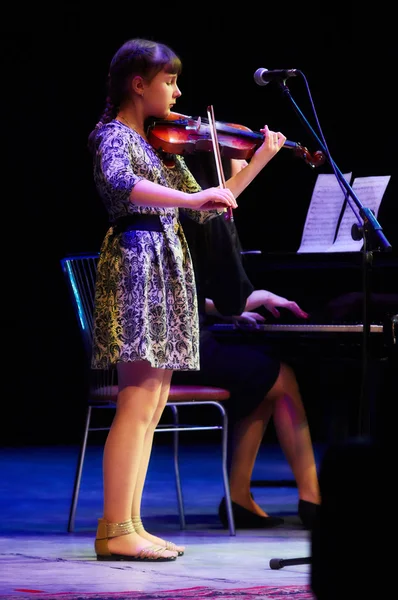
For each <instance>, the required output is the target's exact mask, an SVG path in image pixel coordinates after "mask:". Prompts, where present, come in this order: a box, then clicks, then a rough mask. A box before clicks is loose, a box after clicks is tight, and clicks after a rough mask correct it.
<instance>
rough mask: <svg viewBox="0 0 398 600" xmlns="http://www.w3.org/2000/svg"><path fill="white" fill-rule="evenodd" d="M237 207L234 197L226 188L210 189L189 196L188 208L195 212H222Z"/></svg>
mask: <svg viewBox="0 0 398 600" xmlns="http://www.w3.org/2000/svg"><path fill="white" fill-rule="evenodd" d="M237 207H238V205H237V202H236V200H235V196H234V195H233V193H232V192H231V190H229V189H228V188H219V187H211V188H207V189H205V190H201V191H200V192H195V193H194V194H190V201H189V208H195V209H197V210H223V209H228V208H232V209H234V208H237Z"/></svg>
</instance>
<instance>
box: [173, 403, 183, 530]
mask: <svg viewBox="0 0 398 600" xmlns="http://www.w3.org/2000/svg"><path fill="white" fill-rule="evenodd" d="M169 408H171V410H172V412H173V421H174V426H175V427H177V426H178V408H177V407H176V406H172V405H170V406H169ZM179 441H180V438H179V432H178V431H174V434H173V455H174V456H173V458H174V472H175V479H176V489H177V502H178V513H179V517H180V528H181V529H185V527H186V523H185V511H184V501H183V497H182V488H181V478H180V465H179V461H178V458H179V452H178V451H179Z"/></svg>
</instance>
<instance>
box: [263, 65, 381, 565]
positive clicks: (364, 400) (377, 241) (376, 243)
mask: <svg viewBox="0 0 398 600" xmlns="http://www.w3.org/2000/svg"><path fill="white" fill-rule="evenodd" d="M297 73H301V72H300V71H298V72H297ZM285 79H286V75H285V78H284V79H283V81H282V80H281V81H278V85H279V86H280V88H281V89H282V92H283V94H284V95H285V96H287V97H288V98H289V100H290V102H291V104H292V106H293V108H294V110H295V112H296V113H297V114H298V116H299V118H300V119H301V120H302V122H303V123H304V125H305V126H306V128H307V129H308V131H309V132H310V133H311V135H312V136H313V138H314V139H315V140H316V142H317V143H318V144H319V146H320V148H321V150H322V151H323V153H324V154H325V156H326V158H327V160H328V162H329V164H330V166H331V167H332V169H333V172H334V174H335V176H336V178H337V179H338V181H339V182H340V185H341V186H343V187H344V188H345V190H346V194H347V196H350V197H351V198H352V200H353V201H354V202H355V204H356V206H357V208H358V211H359V215H360V216H361V218H362V221H363V225H362V226H358V225H357V224H356V223H355V224H354V225H353V226H352V228H351V236H352V238H353V239H354V240H360V239H361V237H362V238H363V246H362V286H363V305H362V314H363V344H362V377H361V393H360V402H359V413H358V431H359V433H360V434H362V435H363V434H364V433H366V434H367V435H369V436H370V433H371V424H370V415H371V410H370V396H369V395H368V387H369V386H368V384H369V373H368V363H369V341H370V309H369V304H370V298H371V295H370V281H371V270H372V263H373V252H375V251H379V252H380V251H384V252H390V251H391V249H392V247H391V244H390V243H389V241H388V240H387V238H386V237H385V235H384V233H383V231H382V227H381V225H380V223H379V222H378V221H377V219H376V217H375V215H374V214H373V212H372V211H371V210H370V209H369V208H366V207H365V206H363V204H362V203H361V201H360V200H359V198H358V197H357V195H356V194H355V192H354V190H353V189H352V187H351V186H350V185H349V183H348V182H347V181H346V180H345V178H344V176H343V174H342V172H341V171H340V169H339V168H338V166H337V165H336V163H335V162H334V160H333V159H332V157H331V156H330V153H329V150H328V149H327V147H326V145H325V144H323V143H322V142H321V140H320V139H319V137H318V136H317V134H316V133H315V131H314V129H313V128H312V126H311V125H310V123H309V122H308V120H307V119H306V117H305V116H304V115H303V113H302V111H301V110H300V108H299V107H298V105H297V104H296V102H295V101H294V100H293V98H292V96H291V94H290V90H289V88H288V86H287V85H286V83H285ZM350 207H351V208H352V206H351V204H350ZM352 210H353V209H352ZM353 212H354V210H353ZM354 214H355V212H354ZM311 562H312V561H311V557H304V558H288V559H282V558H272V559H271V560H270V562H269V566H270V568H271V569H282V568H283V567H284V566H289V565H303V564H310V563H311Z"/></svg>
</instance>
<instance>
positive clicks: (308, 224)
mask: <svg viewBox="0 0 398 600" xmlns="http://www.w3.org/2000/svg"><path fill="white" fill-rule="evenodd" d="M351 176H352V173H346V174H345V175H344V179H345V180H346V181H347V182H350V180H351ZM344 195H345V194H344V191H343V190H342V189H341V187H340V184H339V182H338V180H337V178H336V176H335V175H334V174H333V173H332V174H324V173H321V174H320V175H318V177H317V180H316V182H315V186H314V190H313V192H312V197H311V202H310V206H309V208H308V212H307V217H306V220H305V224H304V229H303V235H302V238H301V244H300V247H299V249H298V250H297V253H302V252H326V251H328V249H329V248H330V246H332V244H333V242H334V238H335V235H336V227H337V223H338V220H339V216H340V213H341V209H342V206H343V202H344ZM348 208H349V207H348ZM349 210H351V209H350V208H349Z"/></svg>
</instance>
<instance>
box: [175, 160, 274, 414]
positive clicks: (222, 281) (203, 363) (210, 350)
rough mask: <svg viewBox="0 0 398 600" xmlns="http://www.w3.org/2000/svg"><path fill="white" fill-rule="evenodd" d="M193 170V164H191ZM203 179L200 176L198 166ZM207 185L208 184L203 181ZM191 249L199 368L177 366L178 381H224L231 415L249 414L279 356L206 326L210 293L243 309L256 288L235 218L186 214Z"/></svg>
mask: <svg viewBox="0 0 398 600" xmlns="http://www.w3.org/2000/svg"><path fill="white" fill-rule="evenodd" d="M189 167H190V169H191V170H192V171H193V172H194V165H192V164H190V165H189ZM194 175H195V177H196V178H197V179H199V181H200V183H202V181H201V177H200V176H198V174H196V173H195V172H194ZM203 187H204V186H203ZM181 224H182V227H183V229H184V233H185V237H186V239H187V242H188V246H189V249H190V252H191V256H192V260H193V265H194V271H195V279H196V287H197V296H198V309H199V322H200V351H199V354H200V370H199V371H196V372H192V371H191V372H189V373H188V372H175V373H174V374H173V383H180V384H182V383H185V384H201V385H211V386H216V387H223V388H226V389H228V390H230V391H231V399H230V400H228V403H227V404H226V408H227V411H228V417H229V419H230V421H231V420H232V421H234V420H239V419H241V418H243V417H245V416H247V415H248V414H250V413H251V412H252V411H253V410H254V409H255V408H256V407H257V406H258V405H259V403H261V402H262V400H263V399H264V397H265V395H266V394H267V392H268V391H269V390H270V389H271V388H272V386H273V385H274V383H275V381H276V379H277V377H278V374H279V369H280V359H279V357H278V355H277V353H276V352H275V350H274V349H272V348H271V347H269V346H267V345H266V344H265V343H251V342H250V340H249V338H245V337H244V336H243V337H240V336H237V339H235V341H234V338H233V336H228V337H227V338H224V337H223V336H221V337H220V336H218V335H217V334H215V333H214V332H212V331H209V330H208V329H207V325H208V324H209V323H211V320H209V319H208V318H207V317H206V315H205V298H206V297H207V298H211V299H212V300H213V301H214V304H215V306H216V308H217V310H218V311H219V312H220V313H221V314H223V315H225V316H232V315H238V314H240V313H241V312H243V311H244V308H245V304H246V299H247V297H248V296H249V295H250V294H251V292H252V291H253V290H254V287H253V285H252V283H251V282H250V280H249V278H248V276H247V274H246V272H245V270H244V267H243V263H242V258H241V253H240V252H241V247H240V241H239V237H238V234H237V231H236V228H235V225H234V222H233V221H228V220H226V219H225V218H224V216H223V215H221V216H219V217H217V218H215V219H212V220H211V221H208V222H207V223H205V224H204V225H198V224H197V223H195V222H194V221H192V220H191V219H181Z"/></svg>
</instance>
